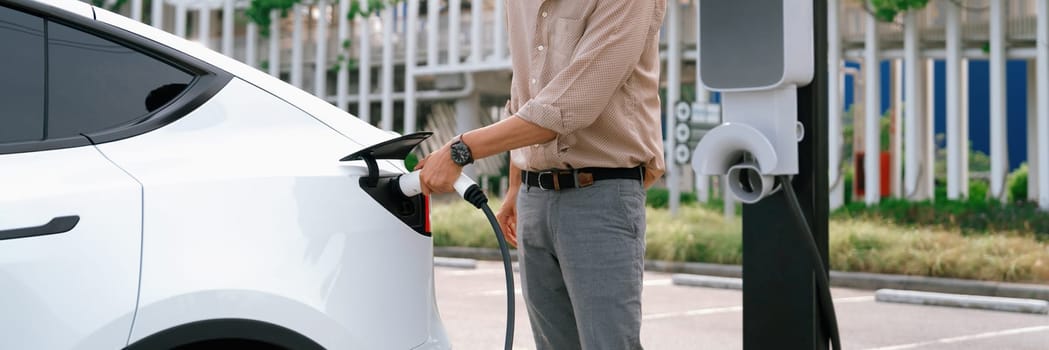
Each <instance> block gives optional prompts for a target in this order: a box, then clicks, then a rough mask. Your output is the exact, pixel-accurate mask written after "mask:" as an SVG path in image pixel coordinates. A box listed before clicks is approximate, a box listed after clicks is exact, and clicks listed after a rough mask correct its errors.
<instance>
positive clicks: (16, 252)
mask: <svg viewBox="0 0 1049 350" xmlns="http://www.w3.org/2000/svg"><path fill="white" fill-rule="evenodd" d="M395 136H396V135H394V134H391V133H388V132H384V131H381V130H379V129H376V128H373V127H372V126H370V125H368V124H366V123H364V122H361V121H359V120H358V119H357V118H354V117H353V116H351V115H349V114H347V113H345V112H344V111H341V110H339V109H338V108H335V107H334V106H332V105H330V104H328V103H326V102H324V101H322V100H320V99H317V98H315V97H313V96H311V95H309V94H307V93H305V92H303V91H301V90H298V89H296V88H294V87H292V86H290V85H288V84H285V83H283V82H281V81H279V80H277V79H275V78H273V77H270V76H268V75H266V74H264V73H262V72H259V71H257V70H255V69H253V68H251V67H248V66H246V65H243V64H241V63H239V62H236V61H234V60H232V59H230V58H227V57H225V56H222V55H221V54H218V53H216V52H213V51H210V50H208V49H206V48H204V47H202V46H199V45H197V44H194V43H191V42H188V41H185V40H183V39H180V38H178V37H175V36H173V35H170V34H167V33H165V32H162V31H160V30H158V29H154V28H152V27H149V26H146V25H144V24H141V23H138V22H135V21H132V20H130V19H128V18H125V17H122V16H120V15H117V14H114V13H111V12H107V11H105V10H102V9H99V8H94V7H92V6H90V5H88V4H86V3H82V2H77V1H72V0H38V1H34V0H0V349H12V350H16V349H26V350H30V349H31V350H37V349H42V350H50V349H91V350H95V349H171V348H179V349H195V348H230V349H240V348H249V349H413V348H415V349H442V348H448V347H449V345H448V342H447V337H446V335H445V332H444V329H443V326H442V323H441V320H440V317H439V315H438V313H437V309H436V304H435V300H434V290H433V265H432V259H433V249H432V246H433V245H432V241H431V239H430V237H429V233H428V230H429V228H428V225H429V223H428V220H429V212H428V211H429V208H428V205H427V203H426V200H425V199H424V198H422V197H414V198H408V199H405V198H403V196H402V197H398V196H394V195H391V194H390V193H392V192H390V191H385V190H383V189H382V188H383V187H382V186H383V185H384V184H388V183H389V180H388V179H389V178H390V177H391V176H396V175H398V174H402V173H404V172H405V169H404V167H403V165H401V164H400V163H399V162H395V161H392V160H383V159H379V160H376V161H371V162H365V161H346V162H341V161H340V159H341V158H343V157H344V156H346V155H347V154H350V153H354V152H359V151H362V150H366V149H367V147H369V146H372V145H375V144H379V143H382V142H383V141H387V140H389V139H392V138H394V137H395ZM368 164H370V165H371V168H369V165H368ZM376 184H378V186H376Z"/></svg>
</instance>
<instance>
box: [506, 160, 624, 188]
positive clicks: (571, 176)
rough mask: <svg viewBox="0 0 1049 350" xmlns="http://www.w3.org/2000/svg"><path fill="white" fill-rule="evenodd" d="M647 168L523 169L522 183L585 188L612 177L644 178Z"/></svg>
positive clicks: (536, 185)
mask: <svg viewBox="0 0 1049 350" xmlns="http://www.w3.org/2000/svg"><path fill="white" fill-rule="evenodd" d="M644 174H645V168H644V167H640V166H639V167H634V168H580V169H571V170H558V169H554V170H547V171H540V172H534V171H525V170H522V171H521V183H523V184H525V185H528V186H529V187H539V188H541V189H544V190H554V191H560V190H563V189H566V188H583V187H588V186H590V185H593V184H594V182H595V181H601V180H610V179H629V180H638V181H642V180H644V177H645V176H644Z"/></svg>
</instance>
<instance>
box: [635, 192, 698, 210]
mask: <svg viewBox="0 0 1049 350" xmlns="http://www.w3.org/2000/svg"><path fill="white" fill-rule="evenodd" d="M679 198H680V199H681V204H692V203H695V202H696V194H695V193H692V192H681V197H679ZM645 205H647V206H649V207H651V208H666V207H667V206H669V205H670V190H668V189H666V188H655V187H653V188H650V189H649V190H648V195H647V197H646V199H645Z"/></svg>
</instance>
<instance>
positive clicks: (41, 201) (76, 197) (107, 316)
mask: <svg viewBox="0 0 1049 350" xmlns="http://www.w3.org/2000/svg"><path fill="white" fill-rule="evenodd" d="M0 169H3V171H0V231H5V230H10V229H14V228H25V227H34V226H40V225H43V224H44V223H47V222H48V221H49V220H51V219H52V218H55V217H61V216H71V215H76V216H79V218H80V220H79V222H77V223H76V225H75V226H73V228H72V229H71V230H69V231H68V232H64V233H55V234H50V235H42V236H33V237H24V238H11V239H4V240H0V293H2V295H3V297H0V310H2V311H0V332H2V333H3V334H4V336H0V349H117V348H121V347H123V346H124V345H125V344H126V342H127V337H128V332H129V331H130V329H131V323H132V316H133V314H134V310H135V302H136V297H137V293H136V292H137V289H138V278H139V248H140V243H141V242H140V237H141V230H142V221H141V220H142V212H141V205H142V192H141V191H142V189H141V186H140V185H139V184H138V183H137V182H135V180H134V179H133V178H131V177H130V176H128V174H126V173H124V172H123V171H121V170H120V168H118V167H116V166H115V165H113V164H112V163H111V162H110V161H109V160H107V159H106V158H105V157H103V155H102V154H101V153H99V151H98V150H97V149H95V147H93V146H84V147H76V148H69V149H62V150H52V151H43V152H29V153H18V154H6V155H0Z"/></svg>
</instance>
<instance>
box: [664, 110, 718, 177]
mask: <svg viewBox="0 0 1049 350" xmlns="http://www.w3.org/2000/svg"><path fill="white" fill-rule="evenodd" d="M674 119H675V121H676V122H675V123H674V129H673V130H671V131H670V133H669V134H668V137H673V138H674V144H675V145H676V146H674V149H673V150H672V152H673V153H672V155H673V159H674V162H676V163H677V164H683V165H685V164H689V163H690V162H691V161H692V150H694V149H695V148H696V145H697V144H699V140H700V139H701V138H703V135H706V133H707V131H710V129H713V128H714V127H716V126H718V125H721V105H720V104H716V103H701V102H688V101H679V102H678V103H676V104H674Z"/></svg>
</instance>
